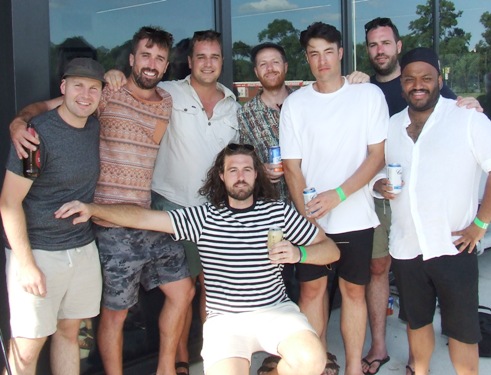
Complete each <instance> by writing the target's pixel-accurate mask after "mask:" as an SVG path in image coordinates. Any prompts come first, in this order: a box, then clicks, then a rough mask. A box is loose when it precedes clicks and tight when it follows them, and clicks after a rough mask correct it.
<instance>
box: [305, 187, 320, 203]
mask: <svg viewBox="0 0 491 375" xmlns="http://www.w3.org/2000/svg"><path fill="white" fill-rule="evenodd" d="M315 197H317V190H315V188H313V187H311V188H305V189H303V202H304V203H305V204H307V203H309V202H310V201H311V200H312V199H314V198H315Z"/></svg>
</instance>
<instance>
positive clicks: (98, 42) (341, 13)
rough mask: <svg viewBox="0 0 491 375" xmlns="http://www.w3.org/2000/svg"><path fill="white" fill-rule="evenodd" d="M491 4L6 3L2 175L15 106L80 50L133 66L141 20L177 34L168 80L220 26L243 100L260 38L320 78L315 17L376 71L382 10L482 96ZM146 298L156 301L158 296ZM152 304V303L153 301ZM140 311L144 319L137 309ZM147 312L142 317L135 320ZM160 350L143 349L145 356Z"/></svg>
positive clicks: (227, 72)
mask: <svg viewBox="0 0 491 375" xmlns="http://www.w3.org/2000/svg"><path fill="white" fill-rule="evenodd" d="M449 3H450V5H452V6H454V8H452V6H450V5H449ZM489 9H491V3H490V1H489V0H454V1H446V0H445V1H443V0H440V1H435V0H410V1H405V2H399V1H393V0H302V1H300V0H283V1H279V0H157V1H144V0H103V1H101V0H87V1H83V2H80V1H75V0H3V1H1V2H0V50H1V51H2V53H1V58H0V82H1V87H2V90H1V91H0V123H1V124H2V125H1V126H0V166H1V168H0V181H3V175H4V167H5V161H6V157H7V152H8V145H9V142H8V139H9V133H8V124H9V123H10V120H11V119H12V118H13V116H14V115H15V113H16V112H17V111H18V110H19V109H21V108H22V107H24V106H25V105H27V104H29V103H31V102H34V101H39V100H44V99H47V98H49V97H52V96H57V95H58V94H59V92H58V86H59V79H60V78H59V72H60V71H62V67H63V64H64V63H65V62H66V61H68V60H70V59H71V58H72V57H75V56H91V57H95V58H97V59H98V60H99V61H100V62H101V63H102V64H103V65H104V66H105V67H106V69H109V68H112V67H118V68H121V69H125V67H126V62H127V57H126V56H127V53H128V41H129V40H130V39H131V37H132V35H133V33H134V32H135V31H136V30H137V29H138V28H139V27H141V26H144V25H155V26H160V27H162V28H164V29H166V30H167V31H169V32H171V33H172V34H173V35H174V38H175V43H174V44H175V48H174V50H173V55H172V57H171V61H172V64H173V65H171V69H170V70H171V71H170V74H169V75H168V77H167V78H168V79H169V78H170V79H173V78H181V75H182V73H180V72H181V68H182V67H184V68H186V65H187V62H186V60H187V58H186V49H185V46H186V40H187V39H188V38H190V37H191V36H192V34H193V32H194V31H196V30H205V29H215V30H218V31H220V32H221V33H222V38H223V54H224V57H225V61H224V69H223V73H222V77H221V82H222V83H224V84H225V85H226V86H228V87H230V88H232V87H234V88H235V89H236V93H238V94H239V95H238V96H239V100H240V101H241V102H244V101H246V100H247V99H248V98H251V97H252V96H254V95H255V93H256V92H257V90H258V89H259V85H258V83H257V82H255V76H254V73H253V71H252V65H251V63H250V61H249V55H248V54H249V50H250V48H251V47H252V46H254V45H255V44H258V43H260V42H263V41H274V42H278V43H281V44H282V45H283V46H284V47H285V49H286V51H287V54H288V58H289V71H288V75H287V80H289V81H291V86H292V87H299V86H301V85H303V84H305V82H306V81H309V80H311V79H312V77H311V76H310V73H309V69H308V64H307V63H306V62H305V59H304V56H303V53H302V51H301V49H300V46H299V44H298V33H299V32H300V31H301V30H303V29H305V28H306V27H307V26H308V25H309V24H310V23H312V22H314V21H323V22H326V23H330V24H333V25H334V26H336V27H337V28H338V29H339V30H341V32H342V34H343V45H344V59H343V71H344V73H349V72H351V71H353V70H354V69H358V70H363V71H366V72H367V73H371V72H370V70H369V65H368V63H367V57H366V52H365V39H364V38H365V36H364V24H365V23H366V22H368V21H370V20H371V19H373V18H375V17H390V18H391V19H392V21H393V22H394V23H395V24H396V25H397V26H398V27H399V31H400V33H401V36H402V37H403V44H404V45H406V46H407V47H410V46H416V45H424V46H428V47H432V48H434V49H435V50H437V51H438V52H440V58H441V63H442V66H443V67H444V69H443V71H444V73H445V79H446V81H447V84H448V85H449V86H450V87H451V88H452V89H453V90H454V91H455V92H457V93H458V94H465V95H475V96H477V95H479V94H480V93H484V84H483V77H484V75H485V74H486V73H487V72H489V71H491V15H490V14H489ZM448 18H450V19H452V20H453V21H454V22H451V23H450V24H453V25H454V26H452V27H448V28H446V29H442V26H441V25H444V24H445V25H447V24H449V23H448V22H442V21H441V20H446V19H448ZM435 20H436V21H435ZM415 21H418V22H415ZM486 38H488V39H489V40H488V39H486ZM450 40H452V43H450V42H449V41H450ZM456 41H458V43H456ZM179 64H180V65H179ZM180 67H181V68H180ZM184 70H185V69H184ZM0 245H1V247H3V244H0ZM0 254H1V255H0V269H3V268H4V266H5V259H4V255H3V252H1V253H0ZM2 275H4V273H3V272H2ZM148 298H149V300H153V297H152V296H149V297H148ZM143 303H145V302H143ZM150 305H151V304H150ZM146 309H148V310H152V309H151V307H150V308H149V307H148V306H146ZM156 311H158V309H157V310H156ZM134 313H135V315H136V316H137V315H138V313H139V311H135V312H134ZM150 315H151V314H150ZM138 319H140V320H138ZM141 319H142V318H141V317H139V318H136V323H135V324H136V325H138V324H140V323H141ZM145 319H146V320H148V319H150V320H151V319H152V317H151V316H150V317H149V316H145V317H144V318H143V321H144V324H151V322H150V323H149V322H148V321H147V322H145ZM198 326H199V324H196V327H198ZM0 328H1V329H2V332H3V336H4V337H5V338H8V332H9V327H8V308H7V299H6V287H5V279H4V276H2V277H1V278H0ZM193 329H194V330H195V331H196V329H198V328H193ZM147 331H148V330H147ZM129 334H131V333H129ZM145 340H150V341H151V339H148V338H146V339H145ZM145 344H148V342H146V343H145ZM193 345H194V346H195V347H197V348H199V332H194V336H193V335H192V343H191V346H193ZM142 347H145V345H143V346H142ZM152 350H153V349H149V350H148V351H147V352H143V353H138V354H137V355H136V356H137V357H144V356H146V355H147V354H148V352H151V351H152ZM197 350H198V349H196V350H195V352H196V351H197ZM86 354H87V353H86ZM0 361H1V359H0ZM88 362H90V361H88ZM0 367H1V362H0ZM85 368H86V370H85V372H84V373H86V374H89V373H96V372H97V370H92V369H91V365H90V363H89V364H87V365H86V366H85ZM93 368H97V366H94V367H93ZM43 373H45V372H43Z"/></svg>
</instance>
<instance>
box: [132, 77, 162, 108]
mask: <svg viewBox="0 0 491 375" xmlns="http://www.w3.org/2000/svg"><path fill="white" fill-rule="evenodd" d="M125 87H126V89H127V90H128V91H130V92H131V94H132V95H134V96H135V97H137V98H140V99H143V100H147V101H155V102H157V101H160V100H161V99H162V98H161V97H160V95H159V94H158V93H157V89H156V88H155V87H154V88H152V89H142V88H141V87H139V86H138V85H137V84H136V82H135V80H134V79H133V77H132V76H130V77H129V78H128V79H127V83H126V85H125Z"/></svg>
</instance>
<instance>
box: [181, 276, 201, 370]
mask: <svg viewBox="0 0 491 375" xmlns="http://www.w3.org/2000/svg"><path fill="white" fill-rule="evenodd" d="M191 282H192V284H193V285H195V283H196V278H192V279H191ZM192 321H193V303H192V300H191V302H190V303H189V307H188V310H187V312H186V317H185V319H184V327H183V329H182V334H181V337H180V338H179V342H178V344H177V351H176V363H179V362H184V363H189V351H188V341H189V332H190V330H191V323H192ZM176 370H177V372H178V373H184V372H186V373H187V372H188V371H187V369H185V368H184V367H177V368H176Z"/></svg>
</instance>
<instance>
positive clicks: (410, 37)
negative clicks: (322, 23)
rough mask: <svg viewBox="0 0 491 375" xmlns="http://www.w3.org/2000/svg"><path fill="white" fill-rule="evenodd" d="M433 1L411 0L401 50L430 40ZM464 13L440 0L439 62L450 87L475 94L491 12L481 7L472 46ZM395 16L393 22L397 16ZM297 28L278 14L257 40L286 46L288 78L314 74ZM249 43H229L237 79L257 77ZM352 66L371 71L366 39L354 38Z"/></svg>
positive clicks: (486, 55)
mask: <svg viewBox="0 0 491 375" xmlns="http://www.w3.org/2000/svg"><path fill="white" fill-rule="evenodd" d="M433 1H434V0H426V2H425V3H423V4H416V3H415V11H414V14H415V17H414V19H413V20H412V21H411V22H410V23H409V27H408V29H409V30H408V32H407V33H406V34H404V32H402V30H399V31H401V39H402V42H403V53H404V52H405V51H408V50H410V49H412V48H414V47H417V46H425V47H432V46H433V44H434V43H433ZM380 16H389V17H390V15H386V14H380ZM464 16H465V15H464V11H462V10H459V9H457V8H456V7H455V4H454V2H452V1H448V0H440V17H439V23H440V32H439V55H440V60H441V61H440V62H441V65H442V72H443V74H444V79H445V80H446V82H447V84H448V85H449V86H450V88H451V89H452V90H453V91H454V92H456V93H458V94H464V95H472V96H478V95H480V94H481V93H484V92H485V84H484V77H485V75H486V73H490V72H491V12H490V11H484V12H483V13H482V15H481V17H480V23H481V24H482V26H483V27H484V32H483V33H482V34H481V37H482V38H481V39H480V40H479V42H478V43H477V44H476V45H475V46H471V45H470V41H471V37H472V35H471V33H470V32H467V31H466V30H464V29H462V28H461V27H460V26H459V21H462V19H463V17H464ZM394 22H396V23H397V19H396V18H395V16H394ZM299 32H300V31H299V30H297V29H296V28H295V27H294V26H293V24H292V22H290V21H289V20H287V19H276V20H274V21H272V22H271V23H269V24H268V25H267V26H266V28H265V29H264V30H262V31H259V33H258V43H261V42H265V41H272V42H276V43H279V44H281V45H282V46H283V47H284V48H285V51H286V54H287V57H288V63H289V69H288V74H287V80H310V79H312V77H311V75H310V72H309V69H308V65H307V64H306V63H305V58H304V56H303V52H302V50H301V48H300V44H299V43H298V36H299ZM252 47H253V46H252V45H248V44H246V43H245V42H243V41H240V40H238V41H235V42H234V44H233V60H234V61H233V63H234V81H235V82H242V81H256V80H257V79H256V77H255V75H254V72H253V69H252V64H251V62H250V59H249V54H250V50H251V48H252ZM356 66H357V70H360V71H364V72H367V73H369V74H372V73H373V72H372V68H371V66H370V64H369V61H368V57H367V53H366V46H365V41H364V40H363V41H360V42H359V43H357V44H356Z"/></svg>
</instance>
